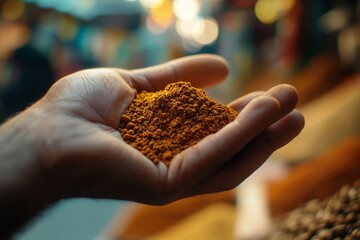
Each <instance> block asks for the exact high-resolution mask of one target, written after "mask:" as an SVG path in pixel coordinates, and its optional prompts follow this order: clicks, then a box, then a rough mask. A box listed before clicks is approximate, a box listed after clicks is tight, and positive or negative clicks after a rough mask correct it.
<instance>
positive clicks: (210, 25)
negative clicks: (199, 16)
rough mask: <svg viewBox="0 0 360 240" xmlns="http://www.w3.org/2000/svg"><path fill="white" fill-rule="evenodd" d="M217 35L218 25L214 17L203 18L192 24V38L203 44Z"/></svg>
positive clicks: (209, 42)
mask: <svg viewBox="0 0 360 240" xmlns="http://www.w3.org/2000/svg"><path fill="white" fill-rule="evenodd" d="M218 35H219V25H218V23H217V22H216V21H215V19H212V18H208V19H203V20H201V21H199V22H197V24H196V25H195V26H194V28H193V36H194V39H195V40H196V41H197V42H198V43H200V44H203V45H207V44H211V43H213V42H214V41H215V40H216V39H217V37H218Z"/></svg>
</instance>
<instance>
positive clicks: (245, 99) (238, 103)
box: [228, 91, 265, 112]
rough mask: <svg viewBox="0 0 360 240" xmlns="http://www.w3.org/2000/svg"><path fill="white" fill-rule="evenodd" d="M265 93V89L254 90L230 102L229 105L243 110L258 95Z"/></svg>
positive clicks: (239, 110)
mask: <svg viewBox="0 0 360 240" xmlns="http://www.w3.org/2000/svg"><path fill="white" fill-rule="evenodd" d="M264 93H265V92H263V91H257V92H252V93H249V94H246V95H244V96H242V97H240V98H238V99H236V100H234V101H232V102H231V103H229V104H228V107H230V108H232V109H235V110H236V111H237V112H241V110H243V109H244V107H245V106H246V105H248V104H249V102H251V101H252V100H253V99H255V98H256V97H259V96H262V95H264Z"/></svg>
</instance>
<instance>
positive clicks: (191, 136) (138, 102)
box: [119, 82, 237, 165]
mask: <svg viewBox="0 0 360 240" xmlns="http://www.w3.org/2000/svg"><path fill="white" fill-rule="evenodd" d="M236 116H237V112H236V111H235V110H233V109H230V108H228V107H227V106H224V105H222V104H220V103H218V102H216V101H214V100H212V99H211V98H210V97H209V96H207V95H206V93H205V92H204V91H203V90H202V89H198V88H195V87H192V86H191V84H190V83H187V82H177V83H172V84H169V85H168V86H166V88H165V89H164V90H161V91H158V92H146V91H142V92H140V93H139V94H137V95H136V97H135V99H134V100H133V102H132V103H131V105H130V106H129V108H128V109H127V110H126V111H125V113H124V114H123V116H122V117H121V120H120V128H119V131H120V133H121V135H122V136H123V139H124V141H125V142H127V143H128V144H130V145H131V146H133V147H134V148H136V149H138V150H139V151H140V152H141V153H142V154H144V155H145V156H146V157H148V158H149V159H150V160H152V161H153V162H154V163H158V162H159V161H162V162H164V163H165V164H167V165H169V164H170V162H171V160H172V158H173V157H174V156H175V155H176V154H178V153H180V152H181V151H183V150H185V149H187V148H189V147H190V146H193V145H195V144H196V143H198V142H199V141H200V140H201V139H203V138H204V137H206V136H208V135H210V134H212V133H215V132H217V131H218V130H220V129H221V128H222V127H224V126H225V125H226V124H228V123H229V122H231V121H232V120H234V119H235V117H236Z"/></svg>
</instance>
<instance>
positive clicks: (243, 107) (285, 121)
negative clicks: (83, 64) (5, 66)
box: [34, 55, 303, 204]
mask: <svg viewBox="0 0 360 240" xmlns="http://www.w3.org/2000/svg"><path fill="white" fill-rule="evenodd" d="M226 74H227V65H226V63H225V62H224V61H223V60H222V59H220V58H218V57H215V56H210V55H204V56H196V57H188V58H183V59H179V60H176V61H172V62H169V63H167V64H164V65H159V66H156V67H152V68H147V69H140V70H135V71H125V70H120V69H92V70H85V71H81V72H78V73H75V74H73V75H70V76H67V77H65V78H64V79H61V80H59V81H58V82H57V83H56V84H54V86H53V87H52V88H51V89H50V90H49V92H48V93H47V94H46V96H45V97H44V98H43V99H41V100H40V101H39V102H38V103H37V104H35V106H34V108H35V109H36V107H38V109H45V110H43V111H44V112H45V113H44V116H46V117H45V120H46V127H45V128H46V129H47V130H50V132H51V134H49V135H47V140H46V144H47V146H50V147H48V148H47V149H48V150H47V156H49V157H47V158H46V159H44V166H45V168H46V172H47V174H48V175H49V176H50V179H51V180H50V182H51V187H52V188H53V189H56V191H57V192H59V194H60V197H61V198H64V197H98V198H116V199H126V200H134V201H139V202H145V203H150V204H163V203H167V202H171V201H175V200H177V199H181V198H184V197H188V196H192V195H197V194H204V193H210V192H217V191H224V190H228V189H231V188H233V187H235V186H237V185H238V184H239V183H240V182H241V181H243V180H244V179H245V178H246V177H247V176H249V175H250V174H251V173H252V172H253V171H254V170H256V169H257V168H258V167H259V166H260V165H261V164H262V163H263V162H264V161H265V160H266V159H267V158H268V156H269V155H270V154H271V153H272V152H273V151H275V150H276V149H277V148H279V147H281V146H283V145H284V144H286V143H287V142H289V141H290V140H291V139H292V138H294V137H295V136H296V135H297V134H298V133H299V132H300V130H301V128H302V127H303V118H302V115H301V114H300V113H298V112H297V111H296V110H293V109H294V107H295V105H296V100H297V95H296V91H295V89H293V88H292V87H290V86H287V85H281V86H277V87H275V88H273V89H271V90H269V91H268V92H256V93H252V94H249V95H246V96H244V97H242V98H239V99H237V100H235V101H234V102H232V103H230V104H229V106H230V107H233V108H234V109H236V110H237V111H238V112H239V115H238V117H237V119H236V120H235V121H233V122H231V123H230V124H228V125H227V126H226V127H224V128H223V129H221V130H220V131H219V132H217V133H215V134H212V135H210V136H208V137H206V138H205V139H203V140H202V141H200V142H199V143H198V144H196V145H195V146H193V147H191V148H189V149H186V150H185V151H183V152H181V153H180V154H178V155H177V156H175V158H174V159H173V160H172V163H171V164H170V166H169V167H167V166H165V165H164V164H162V163H159V164H157V165H155V164H153V163H152V162H151V161H150V160H149V159H147V158H146V157H145V156H144V155H142V154H141V153H140V152H139V151H137V150H135V149H134V148H133V147H131V146H130V145H128V144H127V143H125V142H124V141H123V140H122V137H121V135H120V133H119V131H118V130H117V128H118V126H119V122H120V118H121V115H122V114H123V113H124V111H125V110H126V108H127V107H128V106H129V105H130V103H131V102H132V100H133V98H134V97H135V95H136V92H138V91H141V90H147V91H157V90H161V89H163V88H164V87H165V86H166V85H167V84H168V83H170V82H175V81H180V80H181V81H189V82H191V83H192V85H194V86H196V87H209V86H212V85H214V84H216V83H218V82H220V81H222V80H223V79H224V78H225V77H226ZM39 106H40V107H39Z"/></svg>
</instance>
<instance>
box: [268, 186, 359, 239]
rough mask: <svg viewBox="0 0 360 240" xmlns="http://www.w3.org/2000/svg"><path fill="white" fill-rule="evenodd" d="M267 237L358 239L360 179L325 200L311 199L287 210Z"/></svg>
mask: <svg viewBox="0 0 360 240" xmlns="http://www.w3.org/2000/svg"><path fill="white" fill-rule="evenodd" d="M270 239H271V240H275V239H276V240H283V239H299V240H305V239H312V240H325V239H336V240H340V239H344V240H350V239H360V180H358V181H356V182H355V183H354V184H353V185H352V186H344V187H342V188H341V189H340V191H338V192H337V193H335V194H334V195H333V196H331V197H329V198H327V199H325V200H322V201H320V200H311V201H309V202H307V203H306V204H305V205H303V206H301V207H299V208H297V209H295V210H294V211H292V212H290V213H289V215H288V216H287V217H286V218H285V219H284V220H283V221H282V222H280V223H279V224H278V225H277V226H276V229H275V231H274V232H273V234H272V235H271V237H270Z"/></svg>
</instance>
